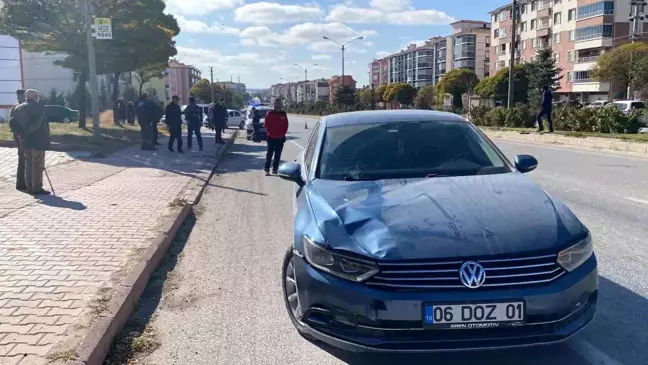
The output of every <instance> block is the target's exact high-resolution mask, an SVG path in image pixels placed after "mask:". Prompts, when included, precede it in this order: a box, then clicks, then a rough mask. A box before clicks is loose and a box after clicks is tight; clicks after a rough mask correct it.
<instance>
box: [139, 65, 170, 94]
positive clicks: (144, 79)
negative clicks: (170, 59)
mask: <svg viewBox="0 0 648 365" xmlns="http://www.w3.org/2000/svg"><path fill="white" fill-rule="evenodd" d="M167 65H168V63H167V62H164V63H154V64H149V65H142V66H140V67H138V68H136V69H135V70H134V71H133V72H134V73H135V78H136V79H137V82H138V84H139V90H138V93H137V95H139V96H142V90H144V85H145V84H146V83H148V82H149V81H151V80H153V79H154V78H157V77H162V76H164V74H163V72H164V69H166V68H167Z"/></svg>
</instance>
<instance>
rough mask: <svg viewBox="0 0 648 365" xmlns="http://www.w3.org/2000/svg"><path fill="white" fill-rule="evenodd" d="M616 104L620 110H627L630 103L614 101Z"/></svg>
mask: <svg viewBox="0 0 648 365" xmlns="http://www.w3.org/2000/svg"><path fill="white" fill-rule="evenodd" d="M614 106H615V107H616V108H617V109H618V110H619V111H622V112H624V111H626V109H628V104H626V103H614Z"/></svg>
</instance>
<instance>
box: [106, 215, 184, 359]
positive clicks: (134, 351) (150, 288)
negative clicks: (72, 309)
mask: <svg viewBox="0 0 648 365" xmlns="http://www.w3.org/2000/svg"><path fill="white" fill-rule="evenodd" d="M196 219H197V217H196V214H195V212H193V211H192V212H191V213H190V214H189V215H188V216H187V218H186V219H185V221H184V223H183V225H182V227H181V228H180V230H179V231H178V233H177V234H176V236H175V238H174V240H173V242H172V243H171V246H170V247H169V249H168V250H167V252H166V254H165V256H164V258H163V259H162V262H161V263H160V265H159V266H158V268H157V269H156V270H155V272H153V274H152V275H151V278H150V279H149V281H148V284H147V285H146V289H144V293H143V294H142V296H141V298H140V300H139V302H138V304H137V306H136V308H135V310H134V311H133V313H132V314H131V317H130V318H129V320H128V322H127V323H126V326H124V328H123V329H122V330H121V332H120V333H119V335H118V336H117V338H116V339H115V340H114V341H113V344H112V347H111V348H110V352H109V353H108V356H107V357H106V360H105V362H104V365H121V364H131V363H133V362H132V361H134V360H133V358H134V357H137V356H140V355H145V354H148V353H151V352H153V351H154V350H155V349H156V348H157V347H158V345H159V344H158V343H157V341H156V340H155V335H154V333H153V330H152V329H151V328H150V327H149V326H148V325H149V323H150V321H151V317H152V315H153V313H155V310H156V309H157V308H158V305H159V304H160V300H161V299H162V292H163V291H164V286H165V283H166V282H167V279H168V278H169V276H170V275H171V274H172V273H173V270H174V269H175V267H176V265H177V264H178V260H179V256H180V254H181V253H182V251H183V250H184V248H185V246H186V244H187V242H188V241H189V236H190V235H191V232H192V231H193V228H194V226H195V225H196Z"/></svg>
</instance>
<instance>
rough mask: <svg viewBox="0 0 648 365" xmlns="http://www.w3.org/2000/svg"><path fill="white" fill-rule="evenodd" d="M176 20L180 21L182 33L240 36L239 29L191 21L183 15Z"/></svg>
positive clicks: (177, 16)
mask: <svg viewBox="0 0 648 365" xmlns="http://www.w3.org/2000/svg"><path fill="white" fill-rule="evenodd" d="M176 19H177V20H178V26H179V27H180V30H181V31H182V32H187V33H207V34H227V35H238V34H239V33H240V30H239V29H238V28H234V27H228V26H225V25H220V24H217V23H214V24H212V25H208V24H206V23H204V22H201V21H200V20H189V19H187V18H185V17H184V16H182V15H176Z"/></svg>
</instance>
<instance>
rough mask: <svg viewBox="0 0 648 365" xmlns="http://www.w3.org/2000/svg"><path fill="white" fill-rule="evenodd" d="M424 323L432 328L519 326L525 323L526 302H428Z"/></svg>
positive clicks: (424, 312) (425, 307) (424, 313)
mask: <svg viewBox="0 0 648 365" xmlns="http://www.w3.org/2000/svg"><path fill="white" fill-rule="evenodd" d="M423 308H424V310H423V324H424V325H425V326H426V327H431V328H441V329H443V328H445V329H471V328H497V327H507V326H519V325H522V324H523V323H524V319H525V310H524V302H508V303H470V304H468V303H466V304H426V305H424V307H423Z"/></svg>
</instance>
